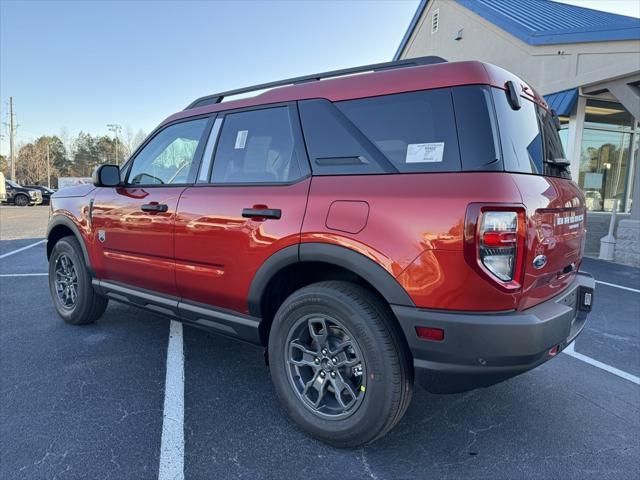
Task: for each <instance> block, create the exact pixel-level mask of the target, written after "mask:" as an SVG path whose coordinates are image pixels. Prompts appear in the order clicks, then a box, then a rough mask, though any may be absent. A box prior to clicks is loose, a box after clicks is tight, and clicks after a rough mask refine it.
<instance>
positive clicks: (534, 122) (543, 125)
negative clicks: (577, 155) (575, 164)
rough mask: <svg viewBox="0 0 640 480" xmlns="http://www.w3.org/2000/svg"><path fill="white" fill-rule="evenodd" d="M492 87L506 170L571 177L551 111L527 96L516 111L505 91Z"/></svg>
mask: <svg viewBox="0 0 640 480" xmlns="http://www.w3.org/2000/svg"><path fill="white" fill-rule="evenodd" d="M492 90H493V99H494V104H495V109H496V115H497V118H498V130H499V132H500V142H501V145H502V160H503V163H504V170H505V171H507V172H519V173H529V174H535V175H551V176H558V177H564V178H569V177H570V174H569V170H568V166H567V165H566V158H565V154H564V150H563V148H562V142H561V140H560V136H559V134H558V131H557V129H556V126H555V124H554V121H553V118H552V116H551V114H549V112H547V111H546V110H544V109H543V108H541V107H540V106H538V105H537V104H535V103H533V102H531V101H529V100H526V99H521V107H520V109H519V110H514V109H513V108H511V105H509V102H508V100H507V95H506V94H505V92H504V91H503V90H501V89H498V88H494V89H492Z"/></svg>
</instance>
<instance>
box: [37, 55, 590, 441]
mask: <svg viewBox="0 0 640 480" xmlns="http://www.w3.org/2000/svg"><path fill="white" fill-rule="evenodd" d="M366 72H368V73H366ZM355 73H359V75H355ZM338 76H342V78H333V79H328V78H330V77H338ZM320 78H322V79H323V80H322V81H317V80H319V79H320ZM272 87H282V88H273V89H272V90H268V91H267V92H265V93H262V94H260V95H257V96H254V97H251V98H243V99H241V100H236V101H233V100H231V101H227V102H223V101H222V100H223V99H225V98H224V97H227V96H230V95H234V94H243V93H247V92H248V91H249V90H261V89H265V88H272ZM556 120H557V117H555V116H554V115H553V113H552V112H551V111H550V110H549V107H548V105H547V104H546V103H545V101H544V99H543V98H542V97H541V96H540V95H539V94H538V93H536V92H535V90H533V88H532V87H531V86H529V85H527V84H526V83H525V82H524V81H523V80H521V79H519V78H517V77H515V76H514V75H512V74H510V73H509V72H506V71H505V70H502V69H501V68H498V67H496V66H494V65H489V64H485V63H480V62H457V63H445V62H444V61H443V60H442V59H438V58H433V57H427V58H422V59H411V60H407V61H400V62H391V63H387V64H378V65H369V66H366V67H359V68H356V69H347V70H341V71H336V72H329V73H325V74H319V75H310V76H306V77H300V78H296V79H289V80H286V81H282V82H275V83H272V84H266V85H258V86H256V87H253V88H248V89H239V90H234V91H232V92H226V93H220V94H216V95H211V96H207V97H203V98H200V99H198V100H196V101H195V102H193V103H192V104H191V105H189V106H188V107H187V108H186V109H185V110H184V111H181V112H178V113H176V114H175V115H173V116H171V117H169V118H168V119H167V120H166V121H165V122H163V123H162V124H161V125H160V126H159V127H158V128H157V129H156V130H155V131H154V132H153V133H152V134H151V135H150V136H149V137H148V138H147V139H146V141H145V142H144V143H143V144H142V145H141V146H140V147H139V148H138V150H137V151H136V152H135V153H134V154H133V155H132V157H131V159H130V160H129V161H128V162H127V163H126V164H125V165H124V166H122V168H119V167H118V166H116V165H102V166H100V167H99V168H98V169H97V170H96V172H95V173H94V181H93V185H79V186H76V187H71V188H68V189H64V190H61V191H59V192H57V193H56V194H55V195H54V196H53V197H52V200H51V202H52V208H51V211H52V215H51V217H50V221H49V228H48V233H47V255H48V259H49V288H50V291H51V296H52V299H53V303H54V305H55V308H56V310H57V312H58V313H59V315H60V316H61V317H62V318H63V319H64V320H65V321H66V322H68V323H71V324H75V325H80V324H88V323H91V322H94V321H96V320H97V319H98V318H99V317H100V316H101V315H102V314H103V312H104V311H105V308H106V307H107V302H108V301H109V300H114V301H119V302H125V303H128V304H130V305H135V306H138V307H142V308H147V309H148V310H149V311H153V312H156V313H158V312H160V313H163V314H165V315H168V316H170V317H172V318H176V319H178V320H180V321H183V322H185V323H186V324H188V325H194V326H198V327H201V328H204V329H207V330H210V331H211V332H216V333H219V334H222V335H227V336H229V337H232V338H236V339H240V340H244V341H247V342H250V343H254V344H257V345H262V346H263V347H265V349H266V353H267V355H266V357H267V359H268V363H269V368H270V370H271V378H272V380H273V382H274V385H275V391H276V392H277V394H278V396H279V398H280V401H281V403H282V405H283V407H284V410H285V411H286V412H287V413H288V414H289V415H290V416H291V418H292V419H293V420H294V421H295V422H296V423H297V424H298V425H300V426H301V427H302V428H303V429H304V430H305V431H307V432H309V433H310V434H311V435H314V436H315V437H317V438H319V439H321V440H322V441H324V442H327V443H329V444H331V445H334V446H338V447H354V446H358V445H363V444H367V443H369V442H372V441H373V440H375V439H377V438H379V437H381V436H382V435H384V434H385V433H387V432H388V431H389V430H390V429H391V428H392V427H393V426H394V425H395V424H396V423H397V422H398V421H399V420H400V419H401V418H402V416H403V414H404V413H405V411H406V409H407V407H408V405H409V402H410V400H411V394H412V389H413V382H414V378H415V379H416V380H417V381H419V382H420V383H421V384H422V385H424V386H425V388H426V389H428V390H430V391H433V392H438V393H445V392H461V391H465V390H471V389H474V388H479V387H485V386H488V385H492V384H494V383H497V382H500V381H503V380H506V379H508V378H510V377H513V376H515V375H519V374H521V373H523V372H526V371H527V370H530V369H532V368H535V367H537V366H538V365H541V364H542V363H544V362H546V361H547V360H550V359H552V358H553V357H555V356H557V355H558V353H559V352H561V351H562V350H563V349H564V348H566V347H567V345H569V344H570V343H571V342H573V340H574V339H575V338H576V337H577V336H578V334H579V333H580V332H581V331H582V329H583V328H584V325H585V322H586V318H587V314H588V312H589V311H590V309H591V304H592V301H593V293H594V286H595V282H594V280H593V277H592V276H590V275H589V274H587V273H583V272H580V271H579V269H580V265H581V262H582V254H583V248H584V243H583V242H584V235H585V213H586V212H585V199H584V196H583V195H582V193H581V192H580V189H579V188H578V186H577V185H576V184H575V182H572V181H571V178H570V172H569V170H568V162H567V161H566V160H565V156H564V152H563V150H562V144H561V142H560V137H559V135H558V131H557V122H556ZM530 378H532V377H530ZM563 382H564V380H563V379H558V386H559V387H561V386H562V384H563ZM532 390H533V389H531V390H530V391H532ZM539 394H540V396H544V395H548V392H547V391H544V390H541V391H540V392H539ZM429 413H430V412H424V414H425V415H428V414H429ZM433 434H434V435H437V434H438V432H435V431H434V432H433Z"/></svg>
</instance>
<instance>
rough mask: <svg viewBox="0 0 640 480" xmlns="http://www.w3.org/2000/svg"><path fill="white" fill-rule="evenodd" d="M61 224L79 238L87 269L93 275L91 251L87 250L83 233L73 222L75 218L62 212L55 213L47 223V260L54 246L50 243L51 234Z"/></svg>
mask: <svg viewBox="0 0 640 480" xmlns="http://www.w3.org/2000/svg"><path fill="white" fill-rule="evenodd" d="M60 225H63V226H65V227H67V228H68V229H69V230H71V231H72V232H73V235H74V236H75V237H76V240H78V243H79V244H80V248H81V249H82V256H83V257H84V262H85V265H86V266H87V269H88V270H89V272H90V273H91V274H92V276H93V270H92V268H91V260H90V259H89V252H88V251H87V246H86V245H85V244H84V240H83V238H82V234H81V233H80V229H79V228H78V226H77V225H76V224H75V223H74V222H73V220H71V219H70V218H69V217H67V216H65V215H61V214H58V215H54V216H52V217H51V220H49V225H47V260H48V259H49V256H50V255H51V249H52V248H53V246H52V245H49V236H50V235H51V232H52V231H53V229H54V228H56V227H58V226H60Z"/></svg>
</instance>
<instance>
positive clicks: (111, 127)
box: [107, 123, 122, 165]
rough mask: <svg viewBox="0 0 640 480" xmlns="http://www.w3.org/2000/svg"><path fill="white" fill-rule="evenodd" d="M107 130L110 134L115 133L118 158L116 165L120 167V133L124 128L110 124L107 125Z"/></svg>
mask: <svg viewBox="0 0 640 480" xmlns="http://www.w3.org/2000/svg"><path fill="white" fill-rule="evenodd" d="M107 128H108V129H109V131H110V132H113V134H114V136H115V138H116V158H115V161H116V162H115V163H116V164H118V165H120V160H119V159H118V133H120V132H121V131H122V127H121V126H120V125H118V124H117V123H109V124H107Z"/></svg>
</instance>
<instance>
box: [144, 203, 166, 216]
mask: <svg viewBox="0 0 640 480" xmlns="http://www.w3.org/2000/svg"><path fill="white" fill-rule="evenodd" d="M140 210H142V211H143V212H155V213H158V212H166V211H167V210H169V207H168V206H167V205H165V204H164V203H156V202H152V203H145V204H144V205H142V206H141V207H140Z"/></svg>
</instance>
